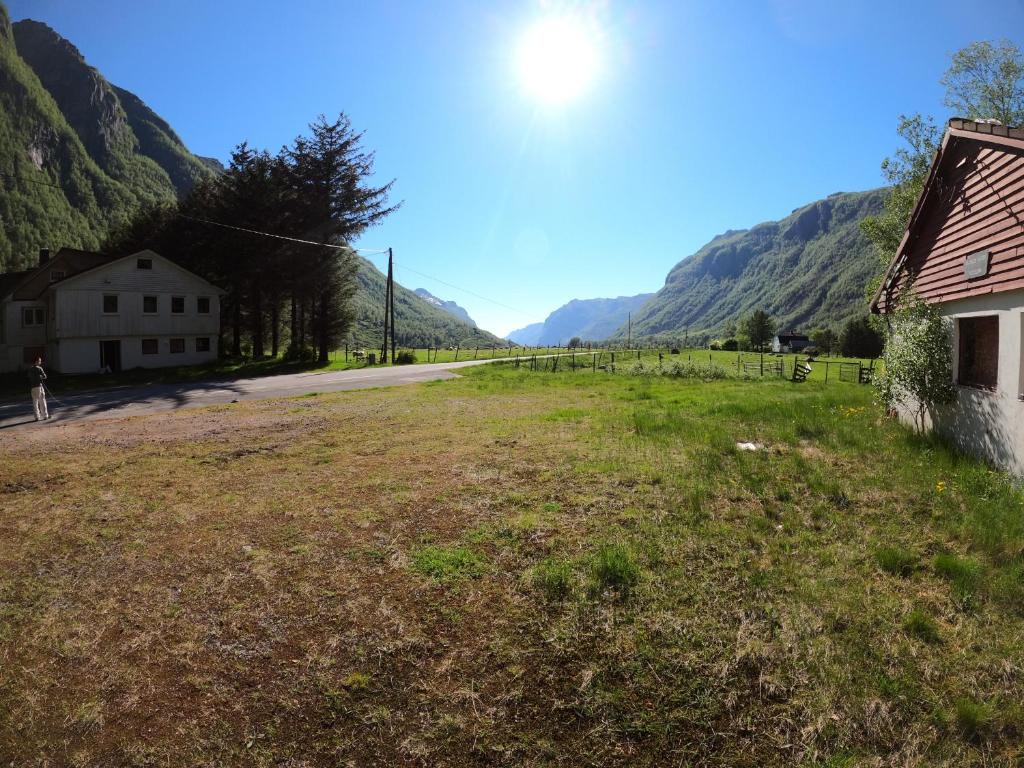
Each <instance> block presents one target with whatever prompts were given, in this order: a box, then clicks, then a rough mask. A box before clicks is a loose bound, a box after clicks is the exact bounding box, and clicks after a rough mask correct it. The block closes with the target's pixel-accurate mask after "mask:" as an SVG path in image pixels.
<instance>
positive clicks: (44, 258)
mask: <svg viewBox="0 0 1024 768" xmlns="http://www.w3.org/2000/svg"><path fill="white" fill-rule="evenodd" d="M49 260H50V249H49V248H40V249H39V266H40V267H41V266H43V264H45V263H46V262H48V261H49Z"/></svg>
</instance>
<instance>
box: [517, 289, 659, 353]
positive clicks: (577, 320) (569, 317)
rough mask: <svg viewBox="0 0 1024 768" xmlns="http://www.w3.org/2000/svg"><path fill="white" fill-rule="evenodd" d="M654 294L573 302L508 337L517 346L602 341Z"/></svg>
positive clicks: (576, 300)
mask: <svg viewBox="0 0 1024 768" xmlns="http://www.w3.org/2000/svg"><path fill="white" fill-rule="evenodd" d="M652 295H653V294H650V293H641V294H639V295H637V296H619V297H618V298H615V299H573V300H572V301H570V302H569V303H568V304H563V305H562V306H561V307H559V308H558V309H556V310H555V311H554V312H552V313H551V314H550V315H548V317H547V319H546V320H545V321H544V322H543V323H533V324H532V325H527V326H526V327H524V328H519V329H518V330H515V331H512V333H510V334H509V335H508V337H509V338H510V339H511V340H512V341H515V342H516V343H517V344H529V345H548V344H566V343H567V342H568V341H569V340H571V339H572V338H573V337H574V336H579V337H580V339H581V340H583V341H603V340H604V339H607V338H609V337H611V336H612V335H614V334H615V332H616V331H617V330H618V328H619V326H621V325H622V324H623V323H625V322H626V321H627V319H628V318H629V314H630V313H631V312H636V311H637V310H639V309H640V307H642V306H643V305H644V304H645V303H646V302H647V300H648V299H650V298H651V296H652Z"/></svg>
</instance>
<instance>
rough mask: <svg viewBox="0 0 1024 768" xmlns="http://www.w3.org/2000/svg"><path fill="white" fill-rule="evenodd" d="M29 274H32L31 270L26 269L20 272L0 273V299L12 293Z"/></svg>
mask: <svg viewBox="0 0 1024 768" xmlns="http://www.w3.org/2000/svg"><path fill="white" fill-rule="evenodd" d="M30 274H32V270H31V269H26V270H24V271H22V272H3V273H0V299H2V298H3V297H4V296H6V295H7V294H8V293H10V292H11V291H13V290H14V289H15V288H16V287H17V286H18V284H19V283H21V281H22V280H24V279H25V278H26V277H28V276H29V275H30Z"/></svg>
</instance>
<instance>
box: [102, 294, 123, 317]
mask: <svg viewBox="0 0 1024 768" xmlns="http://www.w3.org/2000/svg"><path fill="white" fill-rule="evenodd" d="M107 299H113V300H114V310H113V311H112V312H111V311H109V310H108V309H107ZM103 314H104V315H119V314H121V301H120V295H119V294H117V293H104V294H103Z"/></svg>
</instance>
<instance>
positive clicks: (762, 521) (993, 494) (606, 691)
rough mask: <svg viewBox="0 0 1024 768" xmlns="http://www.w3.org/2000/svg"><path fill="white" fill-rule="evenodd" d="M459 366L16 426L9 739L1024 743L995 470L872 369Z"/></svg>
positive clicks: (2, 680) (598, 749)
mask: <svg viewBox="0 0 1024 768" xmlns="http://www.w3.org/2000/svg"><path fill="white" fill-rule="evenodd" d="M461 373H464V374H465V375H464V376H463V377H462V378H460V379H458V380H453V381H446V382H436V383H430V384H425V385H416V386H409V387H400V388H394V389H380V390H364V391H354V392H341V393H336V394H329V395H312V396H307V397H302V398H293V399H287V400H270V401H260V402H245V403H238V404H234V405H230V406H223V407H216V408H210V409H205V410H199V411H183V412H180V413H172V414H163V415H158V416H151V417H144V418H138V419H129V420H122V421H110V422H91V423H90V424H89V425H88V426H84V427H76V426H74V425H72V426H68V427H59V428H56V429H54V430H50V432H49V434H50V435H52V437H51V438H50V439H48V440H46V441H42V440H41V439H39V438H38V437H36V436H38V435H40V434H42V433H41V432H40V431H35V432H31V431H24V432H17V433H15V432H11V433H8V435H5V437H4V440H3V442H0V755H2V756H3V757H4V758H5V762H4V764H7V762H10V763H12V764H14V765H19V766H20V765H29V766H44V765H47V766H48V765H65V764H68V765H80V766H93V765H117V766H163V765H210V766H212V765H232V766H234V765H238V766H243V765H244V766H282V765H286V766H321V765H323V766H347V765H353V766H355V765H360V766H361V765H410V766H418V765H424V766H427V765H429V766H465V765H498V766H569V765H572V766H576V765H583V766H608V765H621V766H668V765H671V766H696V765H701V766H704V765H710V766H750V767H751V768H753V767H754V766H806V767H808V768H809V767H810V766H818V767H820V768H825V767H826V766H828V767H829V768H840V767H841V766H844V767H845V766H883V765H898V766H1016V765H1020V763H1021V760H1022V759H1024V749H1022V743H1024V706H1022V702H1024V668H1022V645H1021V637H1022V632H1024V496H1022V493H1021V491H1020V490H1019V489H1018V488H1015V487H1014V486H1013V485H1012V484H1011V482H1010V481H1009V480H1008V479H1007V478H1006V477H1005V476H1004V475H1002V474H1000V473H997V472H994V471H992V470H991V469H989V468H988V467H986V466H985V465H984V464H981V463H979V462H976V461H974V460H972V459H967V458H964V457H961V456H958V455H956V454H955V453H953V452H951V451H950V450H949V449H947V447H946V446H945V445H943V444H942V443H941V442H940V441H938V440H935V439H932V438H924V437H918V436H915V435H913V434H911V433H909V432H908V431H907V430H905V429H904V428H902V427H901V426H899V425H897V424H895V423H893V422H891V421H888V420H886V419H884V418H882V416H881V413H880V410H879V409H878V408H877V407H876V406H875V405H874V404H873V403H872V401H871V390H870V388H869V387H863V386H858V385H854V384H844V383H838V382H832V381H830V382H829V383H828V384H827V385H826V384H825V383H824V382H822V381H809V382H806V383H804V384H799V385H797V384H792V383H790V382H788V381H784V380H772V379H768V380H742V379H736V378H726V379H722V380H716V381H702V380H699V379H686V378H672V377H666V376H627V375H619V374H615V375H612V374H608V373H601V372H598V373H596V374H595V373H594V372H592V371H590V370H588V371H577V372H572V371H564V370H562V371H559V372H558V373H550V372H547V373H544V372H531V371H529V370H527V369H526V368H525V367H520V368H515V367H512V366H482V367H480V368H473V369H469V370H466V371H462V372H461ZM142 433H145V434H146V435H149V437H144V436H142ZM739 442H751V443H755V444H756V445H757V446H758V448H757V450H752V451H748V450H741V449H739V448H738V447H737V443H739Z"/></svg>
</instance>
